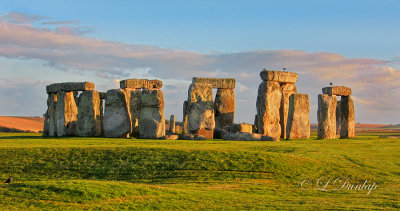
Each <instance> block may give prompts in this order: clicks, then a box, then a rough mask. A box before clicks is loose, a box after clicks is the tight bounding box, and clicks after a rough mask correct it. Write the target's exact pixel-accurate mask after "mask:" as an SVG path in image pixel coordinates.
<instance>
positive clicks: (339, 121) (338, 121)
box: [336, 100, 342, 138]
mask: <svg viewBox="0 0 400 211" xmlns="http://www.w3.org/2000/svg"><path fill="white" fill-rule="evenodd" d="M340 104H341V101H340V100H338V101H337V105H336V137H337V138H339V137H340V131H341V130H342V112H341V106H340Z"/></svg>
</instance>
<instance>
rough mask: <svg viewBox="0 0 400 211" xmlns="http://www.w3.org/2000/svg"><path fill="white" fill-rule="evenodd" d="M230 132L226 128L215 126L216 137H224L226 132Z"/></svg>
mask: <svg viewBox="0 0 400 211" xmlns="http://www.w3.org/2000/svg"><path fill="white" fill-rule="evenodd" d="M226 133H229V132H228V131H227V130H224V129H223V128H219V127H215V128H214V136H213V138H214V139H222V137H223V136H224V135H225V134H226Z"/></svg>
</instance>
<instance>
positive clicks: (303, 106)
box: [254, 69, 310, 140]
mask: <svg viewBox="0 0 400 211" xmlns="http://www.w3.org/2000/svg"><path fill="white" fill-rule="evenodd" d="M260 77H261V79H262V82H261V84H260V86H259V87H258V96H257V103H256V108H257V114H256V117H255V121H254V122H255V123H254V124H255V128H256V129H257V132H258V133H260V134H262V135H263V136H268V137H272V138H273V139H275V140H278V139H279V138H282V139H307V138H309V137H310V119H309V113H310V102H309V100H308V95H306V94H297V88H296V85H295V83H296V81H297V78H298V75H297V74H296V73H291V72H283V71H272V70H265V69H264V70H263V71H261V72H260Z"/></svg>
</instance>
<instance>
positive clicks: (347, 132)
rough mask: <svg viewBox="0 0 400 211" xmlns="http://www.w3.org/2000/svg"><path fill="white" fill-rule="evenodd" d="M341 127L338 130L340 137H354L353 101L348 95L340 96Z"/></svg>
mask: <svg viewBox="0 0 400 211" xmlns="http://www.w3.org/2000/svg"><path fill="white" fill-rule="evenodd" d="M340 110H341V122H342V128H341V130H340V138H354V137H355V136H356V133H355V119H354V103H353V100H352V99H351V97H350V96H342V97H341V102H340Z"/></svg>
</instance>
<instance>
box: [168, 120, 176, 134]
mask: <svg viewBox="0 0 400 211" xmlns="http://www.w3.org/2000/svg"><path fill="white" fill-rule="evenodd" d="M175 132H176V131H175V115H171V117H170V118H169V134H171V135H172V134H175Z"/></svg>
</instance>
